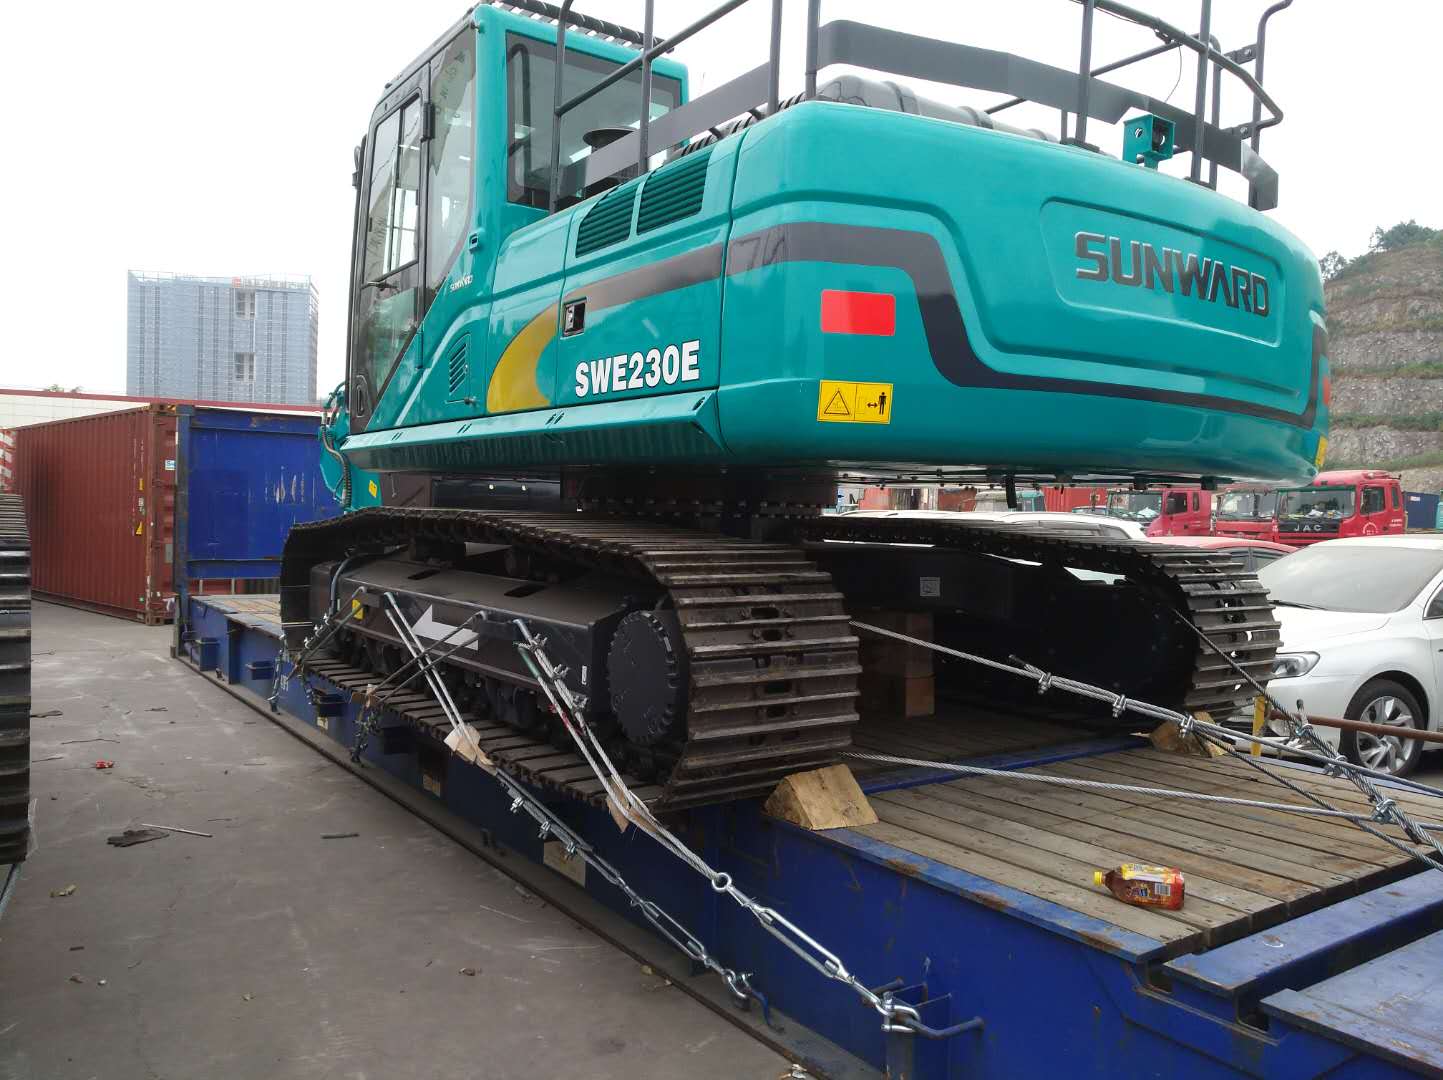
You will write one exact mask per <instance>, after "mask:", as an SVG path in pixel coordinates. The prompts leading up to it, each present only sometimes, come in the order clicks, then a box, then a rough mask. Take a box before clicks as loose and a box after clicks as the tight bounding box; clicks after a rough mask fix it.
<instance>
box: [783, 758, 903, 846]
mask: <svg viewBox="0 0 1443 1080" xmlns="http://www.w3.org/2000/svg"><path fill="white" fill-rule="evenodd" d="M762 809H763V810H765V811H766V812H767V813H768V814H770V815H771V816H772V817H775V818H781V819H782V820H783V821H790V822H791V823H792V824H793V825H800V826H801V827H802V828H804V829H810V830H812V831H813V832H817V831H818V830H821V829H844V828H847V827H849V826H852V825H875V824H877V813H876V811H875V810H873V809H872V804H871V803H870V802H868V801H867V796H866V795H864V794H862V788H861V787H860V785H858V783H857V778H856V777H855V776H853V775H852V770H851V769H849V768H847V766H845V765H828V766H827V767H826V768H824V769H813V770H812V771H811V772H803V773H793V774H792V775H791V776H788V777H787V778H786V779H785V780H783V781H782V782H781V783H780V784H778V785H777V787H776V790H775V791H773V792H772V793H771V796H770V797H769V798H768V799H767V801H766V805H764V806H763V807H762Z"/></svg>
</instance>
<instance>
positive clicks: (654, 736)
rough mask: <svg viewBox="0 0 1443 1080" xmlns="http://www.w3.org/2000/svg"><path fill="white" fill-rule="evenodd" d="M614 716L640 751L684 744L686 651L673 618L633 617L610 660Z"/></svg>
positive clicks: (624, 623)
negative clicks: (674, 740)
mask: <svg viewBox="0 0 1443 1080" xmlns="http://www.w3.org/2000/svg"><path fill="white" fill-rule="evenodd" d="M606 676H607V681H608V682H609V684H610V686H611V711H612V712H613V713H615V714H616V718H617V721H618V722H619V723H620V724H621V730H622V732H623V734H625V736H626V737H627V739H629V740H630V741H631V742H633V743H635V744H636V745H637V746H655V745H656V744H657V743H659V742H663V741H665V740H667V739H669V738H680V737H681V736H682V735H683V734H684V733H685V729H686V650H685V648H684V646H683V645H682V642H681V633H680V631H679V630H678V629H677V627H676V622H675V619H674V618H673V617H670V616H668V615H666V614H663V613H659V612H655V611H633V612H632V613H631V614H629V615H627V616H626V617H625V618H623V619H622V620H621V622H620V624H618V626H617V628H616V633H615V634H614V635H613V636H612V639H611V648H610V649H609V650H608V651H607V655H606Z"/></svg>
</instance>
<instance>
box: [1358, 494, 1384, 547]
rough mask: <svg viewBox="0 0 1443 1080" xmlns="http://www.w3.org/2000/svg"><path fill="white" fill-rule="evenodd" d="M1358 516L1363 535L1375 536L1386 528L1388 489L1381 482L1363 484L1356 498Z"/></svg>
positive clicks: (1360, 530)
mask: <svg viewBox="0 0 1443 1080" xmlns="http://www.w3.org/2000/svg"><path fill="white" fill-rule="evenodd" d="M1358 518H1359V524H1360V525H1361V528H1360V529H1359V532H1360V533H1361V534H1362V535H1363V536H1377V535H1378V534H1379V533H1385V532H1389V531H1391V530H1390V529H1389V528H1388V489H1387V488H1386V487H1385V486H1384V485H1382V484H1365V485H1363V490H1362V492H1361V493H1360V495H1359V498H1358Z"/></svg>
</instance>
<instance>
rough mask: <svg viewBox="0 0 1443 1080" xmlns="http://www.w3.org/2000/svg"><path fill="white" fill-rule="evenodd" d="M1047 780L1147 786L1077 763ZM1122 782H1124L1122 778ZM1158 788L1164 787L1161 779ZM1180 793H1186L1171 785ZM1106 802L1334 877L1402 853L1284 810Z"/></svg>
mask: <svg viewBox="0 0 1443 1080" xmlns="http://www.w3.org/2000/svg"><path fill="white" fill-rule="evenodd" d="M1039 771H1040V772H1043V773H1044V774H1045V775H1049V776H1067V777H1072V778H1074V779H1079V780H1099V781H1102V782H1103V783H1111V784H1115V783H1132V784H1151V783H1153V782H1152V781H1151V780H1149V778H1147V777H1139V776H1138V775H1136V774H1132V775H1127V774H1124V773H1122V772H1117V771H1110V770H1107V769H1103V768H1100V767H1097V766H1090V765H1087V764H1084V763H1082V762H1067V763H1066V764H1064V765H1061V766H1057V767H1049V768H1047V769H1043V770H1039ZM1124 777H1125V778H1124ZM1161 783H1163V784H1166V781H1165V780H1163V781H1161ZM1175 786H1178V787H1179V788H1180V790H1184V791H1186V790H1190V789H1189V788H1186V787H1182V786H1181V785H1175ZM1099 794H1106V795H1107V797H1108V798H1112V799H1116V800H1118V801H1119V802H1125V803H1130V804H1132V805H1133V806H1134V807H1135V809H1133V810H1130V811H1124V814H1125V815H1126V816H1129V817H1137V816H1140V815H1144V814H1145V815H1149V816H1151V815H1158V820H1159V821H1163V820H1165V821H1166V823H1167V824H1169V825H1172V826H1173V827H1175V828H1177V829H1179V830H1181V831H1183V832H1187V833H1190V834H1192V835H1195V836H1213V835H1216V833H1217V830H1218V829H1219V828H1221V829H1226V830H1227V831H1228V835H1229V837H1230V839H1231V842H1233V843H1236V844H1238V845H1239V846H1241V847H1247V848H1251V849H1252V850H1254V851H1260V852H1263V853H1264V854H1273V855H1276V856H1278V857H1280V858H1284V859H1293V860H1296V859H1299V858H1300V857H1301V852H1300V850H1299V849H1303V850H1306V851H1312V852H1316V855H1314V856H1312V857H1310V858H1309V862H1310V863H1311V864H1312V865H1316V866H1322V867H1325V868H1328V869H1333V870H1336V871H1337V872H1338V873H1343V874H1348V875H1350V876H1354V877H1356V876H1358V875H1360V874H1363V873H1367V872H1368V871H1370V870H1372V869H1376V868H1378V867H1382V866H1391V865H1393V864H1394V863H1395V862H1398V861H1399V860H1401V859H1405V858H1407V856H1406V855H1404V854H1403V853H1402V852H1399V851H1398V850H1397V849H1395V848H1390V847H1388V846H1387V845H1386V844H1379V843H1378V842H1376V841H1375V842H1374V846H1372V847H1363V846H1362V845H1358V844H1354V843H1352V835H1351V834H1353V833H1356V835H1358V836H1360V837H1362V838H1363V839H1368V836H1367V834H1366V833H1362V832H1359V831H1358V830H1357V829H1355V828H1354V827H1353V826H1352V825H1349V824H1348V823H1347V822H1337V821H1336V819H1334V821H1332V822H1328V821H1325V820H1322V819H1319V820H1317V821H1311V820H1309V819H1307V818H1304V817H1302V816H1301V815H1294V816H1293V817H1292V818H1291V819H1290V818H1289V817H1288V815H1287V813H1286V812H1284V811H1266V810H1252V809H1249V808H1246V807H1241V806H1220V805H1217V804H1212V805H1209V804H1207V803H1197V802H1187V801H1184V800H1177V799H1173V800H1168V801H1166V802H1165V803H1164V804H1163V805H1164V807H1166V809H1167V811H1168V812H1166V813H1161V814H1160V813H1159V811H1160V809H1162V808H1160V807H1158V806H1157V805H1156V804H1155V803H1154V802H1146V803H1145V802H1144V799H1148V800H1151V799H1152V797H1151V796H1140V795H1135V794H1130V793H1128V792H1120V791H1118V792H1111V791H1110V792H1106V793H1099ZM1207 794H1211V795H1229V794H1231V793H1230V792H1228V791H1221V790H1214V791H1210V792H1207ZM1267 813H1276V814H1277V816H1278V817H1280V818H1283V819H1284V820H1282V821H1269V820H1268V819H1266V818H1262V817H1256V816H1250V815H1255V814H1259V815H1260V814H1267ZM1320 824H1321V825H1322V826H1323V831H1322V832H1321V833H1319V832H1313V831H1311V830H1309V829H1307V828H1304V826H1316V825H1320Z"/></svg>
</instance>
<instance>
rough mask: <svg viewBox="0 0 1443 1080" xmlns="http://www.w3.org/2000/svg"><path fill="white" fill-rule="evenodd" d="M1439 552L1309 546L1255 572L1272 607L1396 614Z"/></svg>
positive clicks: (1440, 563)
mask: <svg viewBox="0 0 1443 1080" xmlns="http://www.w3.org/2000/svg"><path fill="white" fill-rule="evenodd" d="M1440 570H1443V551H1438V550H1436V549H1433V548H1413V547H1394V546H1392V545H1390V544H1388V545H1385V544H1377V545H1373V544H1349V543H1346V542H1342V543H1339V542H1336V541H1335V542H1333V543H1329V544H1314V545H1313V546H1312V547H1309V548H1304V549H1303V550H1302V551H1299V552H1297V553H1296V554H1294V555H1289V556H1288V557H1287V558H1286V559H1278V560H1277V561H1276V562H1272V563H1269V564H1268V565H1267V566H1265V567H1263V568H1262V569H1261V570H1259V571H1258V580H1259V581H1261V582H1262V583H1263V584H1264V585H1265V586H1266V587H1267V590H1268V595H1269V596H1270V598H1271V599H1272V602H1273V603H1274V604H1281V605H1283V606H1284V607H1301V608H1321V609H1323V610H1324V611H1368V612H1388V611H1399V610H1401V609H1402V608H1404V607H1407V606H1408V605H1409V604H1410V603H1412V602H1413V600H1414V598H1415V597H1417V595H1418V594H1419V593H1420V592H1422V591H1423V588H1424V586H1426V585H1427V584H1428V583H1429V582H1430V581H1432V580H1433V578H1434V577H1436V576H1437V574H1438V572H1439V571H1440Z"/></svg>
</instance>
